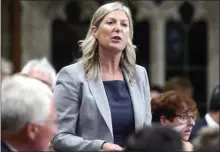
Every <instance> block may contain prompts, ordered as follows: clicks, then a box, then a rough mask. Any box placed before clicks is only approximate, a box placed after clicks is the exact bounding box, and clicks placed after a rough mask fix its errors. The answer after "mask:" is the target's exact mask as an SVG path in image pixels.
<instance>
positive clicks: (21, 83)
mask: <svg viewBox="0 0 220 152" xmlns="http://www.w3.org/2000/svg"><path fill="white" fill-rule="evenodd" d="M1 107H2V111H1V129H2V130H1V135H2V136H1V151H2V152H11V151H46V150H48V145H49V142H50V141H51V139H52V137H53V136H54V134H55V132H56V129H57V128H56V127H57V126H56V121H57V120H56V119H57V118H56V108H55V102H54V100H53V97H52V91H51V90H50V89H49V88H48V87H47V86H46V85H45V84H44V83H42V82H40V81H38V80H35V79H33V78H29V77H25V76H21V75H13V76H11V77H9V78H7V79H5V80H4V81H3V82H2V101H1Z"/></svg>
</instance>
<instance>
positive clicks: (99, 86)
mask: <svg viewBox="0 0 220 152" xmlns="http://www.w3.org/2000/svg"><path fill="white" fill-rule="evenodd" d="M88 83H89V88H90V91H91V93H92V95H93V97H94V99H95V101H96V104H97V107H98V109H99V111H100V113H101V115H102V117H103V119H104V120H105V123H106V124H107V126H108V128H109V130H110V132H111V135H112V137H113V129H112V117H111V111H110V107H109V103H108V99H107V96H106V93H105V88H104V85H103V82H102V79H101V76H99V77H98V78H96V79H88Z"/></svg>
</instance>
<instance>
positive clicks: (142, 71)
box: [136, 64, 147, 74]
mask: <svg viewBox="0 0 220 152" xmlns="http://www.w3.org/2000/svg"><path fill="white" fill-rule="evenodd" d="M136 71H137V73H138V74H141V73H145V72H147V70H146V69H145V67H143V66H140V65H137V64H136Z"/></svg>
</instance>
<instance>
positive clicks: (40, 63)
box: [21, 57, 56, 88]
mask: <svg viewBox="0 0 220 152" xmlns="http://www.w3.org/2000/svg"><path fill="white" fill-rule="evenodd" d="M32 69H35V70H39V71H42V72H43V73H46V74H48V75H49V76H50V78H51V81H52V82H51V85H52V86H51V87H52V88H54V86H55V82H56V70H55V69H54V68H53V66H52V65H51V64H50V63H49V61H48V60H47V58H45V57H43V58H42V59H33V60H29V61H28V62H27V63H26V64H25V65H24V67H23V68H22V70H21V73H22V74H26V75H28V73H29V72H30V71H31V70H32Z"/></svg>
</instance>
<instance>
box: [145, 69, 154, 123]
mask: <svg viewBox="0 0 220 152" xmlns="http://www.w3.org/2000/svg"><path fill="white" fill-rule="evenodd" d="M144 80H145V82H144V90H145V91H144V99H145V108H146V110H145V119H144V126H150V125H151V121H152V113H151V104H150V102H151V97H150V85H149V80H148V75H147V71H146V70H145V69H144Z"/></svg>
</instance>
